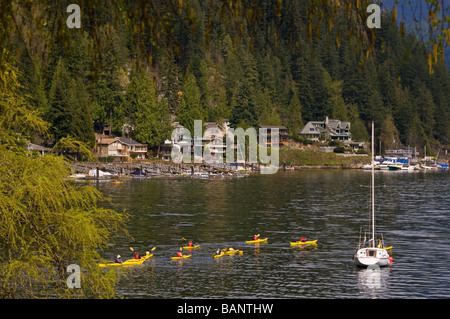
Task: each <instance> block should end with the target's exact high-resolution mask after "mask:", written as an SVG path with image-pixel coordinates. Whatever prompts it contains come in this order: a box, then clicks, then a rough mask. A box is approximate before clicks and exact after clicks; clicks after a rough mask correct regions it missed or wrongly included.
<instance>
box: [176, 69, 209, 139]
mask: <svg viewBox="0 0 450 319" xmlns="http://www.w3.org/2000/svg"><path fill="white" fill-rule="evenodd" d="M204 119H205V112H204V110H203V108H202V102H201V93H200V90H199V88H198V86H197V79H196V78H195V75H194V74H192V73H189V74H188V75H187V78H186V81H185V83H184V86H183V91H182V95H181V102H180V107H179V109H178V113H177V120H178V122H179V123H180V124H181V125H183V126H184V127H185V128H187V129H188V130H189V131H190V132H191V134H192V135H193V134H194V120H201V121H203V120H204Z"/></svg>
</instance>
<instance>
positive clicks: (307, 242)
mask: <svg viewBox="0 0 450 319" xmlns="http://www.w3.org/2000/svg"><path fill="white" fill-rule="evenodd" d="M299 245H317V239H316V240H309V241H294V242H292V241H291V246H299Z"/></svg>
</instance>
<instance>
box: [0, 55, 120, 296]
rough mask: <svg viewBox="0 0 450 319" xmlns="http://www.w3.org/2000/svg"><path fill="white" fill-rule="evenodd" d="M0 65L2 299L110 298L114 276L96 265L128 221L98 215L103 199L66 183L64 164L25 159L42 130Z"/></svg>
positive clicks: (11, 71)
mask: <svg viewBox="0 0 450 319" xmlns="http://www.w3.org/2000/svg"><path fill="white" fill-rule="evenodd" d="M0 62H1V63H2V68H3V69H4V70H6V73H5V74H4V75H5V76H4V77H3V90H1V91H0V124H1V125H0V158H1V163H2V165H0V190H1V192H0V298H39V297H41V298H42V297H51V298H67V297H76V298H81V297H85V298H86V297H98V298H108V297H114V296H116V293H115V284H116V281H117V279H118V277H116V274H115V273H114V272H103V271H101V269H100V268H99V267H98V265H97V263H98V260H99V259H100V254H99V252H100V251H101V249H103V248H105V247H106V245H107V244H108V243H110V242H111V237H112V236H113V235H117V234H118V233H119V231H121V230H124V227H123V226H124V223H125V222H126V220H127V218H128V216H127V214H124V213H117V212H116V211H114V210H111V209H104V208H100V207H99V203H100V202H103V201H105V198H104V197H103V196H102V195H101V193H100V192H99V191H97V190H96V189H95V188H94V187H91V186H87V187H78V186H76V185H74V184H72V183H70V182H68V181H67V180H66V179H67V176H68V175H69V174H70V166H69V165H68V163H67V162H66V161H65V160H64V158H63V157H60V156H54V155H45V156H39V157H35V156H33V155H32V154H27V153H25V151H24V148H23V144H24V139H25V138H26V137H27V136H29V135H30V134H31V133H34V132H38V133H40V134H45V133H46V132H47V128H48V126H47V124H46V123H45V122H44V121H43V120H42V119H41V118H40V117H39V115H40V114H39V113H38V112H37V111H35V110H33V109H32V107H31V106H30V105H29V104H28V103H27V102H26V101H25V99H24V98H23V97H21V96H20V95H19V94H18V89H19V84H18V82H17V78H18V76H17V70H16V69H15V68H14V67H12V66H11V65H10V64H9V63H8V62H6V61H0ZM65 140H66V141H68V142H70V143H63V142H64V141H65ZM60 142H61V143H60V147H62V144H64V145H67V144H70V145H73V144H76V145H77V146H82V144H81V143H78V142H77V143H76V142H75V141H74V140H73V139H70V138H66V139H61V140H60ZM71 148H72V147H71ZM81 150H84V151H87V152H88V151H89V150H88V149H87V147H84V149H80V151H81ZM74 263H75V264H77V265H79V266H80V268H81V282H82V285H81V288H77V289H74V290H71V289H68V288H67V285H66V279H67V277H68V274H67V272H66V269H67V266H69V265H70V264H74Z"/></svg>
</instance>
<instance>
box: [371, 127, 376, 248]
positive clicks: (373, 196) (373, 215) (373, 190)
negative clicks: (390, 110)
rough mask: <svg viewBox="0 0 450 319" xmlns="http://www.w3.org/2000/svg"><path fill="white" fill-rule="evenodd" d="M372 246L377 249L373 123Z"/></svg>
mask: <svg viewBox="0 0 450 319" xmlns="http://www.w3.org/2000/svg"><path fill="white" fill-rule="evenodd" d="M372 245H373V247H375V158H374V128H373V121H372Z"/></svg>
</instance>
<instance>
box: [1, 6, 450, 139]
mask: <svg viewBox="0 0 450 319" xmlns="http://www.w3.org/2000/svg"><path fill="white" fill-rule="evenodd" d="M8 3H9V5H6V4H5V5H3V6H2V9H3V11H2V14H3V15H1V16H0V24H1V25H8V22H12V25H13V26H14V27H13V28H4V30H8V32H6V33H5V34H2V36H1V37H0V40H1V41H2V42H1V43H4V44H5V45H6V44H7V46H8V50H11V52H13V53H14V54H16V55H17V56H18V57H19V58H20V64H19V68H20V69H21V71H22V76H21V78H20V79H19V81H20V83H21V84H22V86H23V88H22V89H21V91H20V92H21V95H22V96H24V97H25V99H26V100H27V101H28V102H29V103H30V104H31V105H33V106H34V107H36V109H39V110H40V111H41V112H44V113H45V114H46V119H47V120H48V121H49V122H50V123H51V124H52V127H51V133H53V135H54V137H56V140H57V139H59V138H61V137H64V136H67V135H68V134H70V135H71V136H74V137H75V138H77V139H78V140H80V141H82V142H84V143H86V144H88V145H89V146H91V147H92V146H93V144H94V143H93V142H94V141H93V132H92V128H91V127H92V125H91V124H92V121H94V123H95V125H96V130H97V131H98V132H101V130H102V127H103V125H105V124H112V127H113V133H114V134H116V135H119V136H120V135H123V134H125V135H126V134H128V133H127V132H126V131H125V130H124V124H125V123H126V124H130V123H134V124H137V122H136V121H138V122H139V119H142V123H141V124H142V125H146V127H145V128H142V130H141V129H138V131H139V130H141V131H146V132H149V131H152V130H153V131H154V132H153V133H151V135H152V136H153V137H154V136H162V135H164V134H162V133H161V130H160V129H159V128H158V126H159V123H157V122H155V121H153V120H154V119H155V118H159V116H160V115H157V116H156V117H155V116H153V113H154V112H157V114H162V113H164V114H167V113H169V116H171V118H172V119H173V118H174V117H175V116H177V117H178V120H179V121H180V122H182V123H183V124H185V125H186V126H187V127H188V128H191V126H192V125H193V120H194V119H197V120H206V121H218V122H221V121H223V120H224V119H226V118H228V119H230V120H231V121H232V124H233V125H235V126H237V125H243V126H246V127H248V126H255V127H257V126H260V125H269V124H273V125H274V124H282V125H285V126H287V127H288V129H289V132H290V134H296V133H297V132H298V131H299V130H300V129H301V127H302V126H303V124H305V123H306V122H307V121H310V120H323V119H324V118H325V117H326V116H328V117H329V118H336V119H340V120H344V121H345V120H347V121H350V122H351V130H352V134H353V137H354V139H359V140H366V139H367V138H368V132H367V127H368V126H369V123H371V121H375V127H376V132H375V133H376V134H375V135H376V139H377V140H380V138H381V133H382V132H381V126H382V123H383V122H384V121H385V120H386V118H387V116H388V115H389V114H390V115H391V116H392V123H391V124H392V125H393V126H394V127H395V128H396V129H397V131H398V135H399V143H402V144H409V143H421V144H419V145H416V146H417V147H422V146H423V145H424V144H425V143H431V144H432V145H435V146H436V147H439V146H443V145H448V144H449V143H450V133H449V132H450V124H449V123H450V120H449V117H450V102H449V101H450V96H449V93H448V92H450V76H449V72H448V69H447V67H446V66H445V64H443V63H442V62H440V58H441V57H442V42H443V41H444V39H450V37H445V35H448V34H447V31H448V30H446V29H442V28H441V29H439V28H438V26H442V25H445V23H444V24H442V23H443V22H444V21H445V19H442V20H439V21H437V20H436V18H437V17H439V16H441V12H440V10H441V9H440V7H439V2H438V1H437V2H436V1H431V0H428V1H427V2H426V4H427V10H428V11H429V13H430V15H429V21H427V23H428V24H430V27H432V28H431V29H432V32H433V33H431V35H433V36H435V37H434V38H433V37H431V38H430V39H429V43H425V44H424V43H423V42H421V41H420V40H421V39H418V38H417V36H416V34H414V33H407V32H405V29H404V27H403V26H402V25H401V24H400V26H399V25H398V23H397V22H396V14H395V12H384V13H383V14H382V21H383V27H382V28H381V29H377V30H370V29H368V28H367V27H366V25H365V19H366V17H367V12H365V10H364V8H365V7H366V6H367V5H368V4H369V3H370V1H357V2H356V5H355V2H354V1H353V0H345V1H341V2H338V1H334V2H330V1H327V0H319V1H315V0H306V1H301V2H298V1H277V0H270V1H260V0H255V1H253V0H252V1H244V2H242V1H231V0H227V1H218V0H212V1H206V2H205V1H169V2H166V1H163V0H156V1H152V2H148V3H147V2H142V1H137V2H133V1H125V2H121V1H119V2H117V3H116V5H115V6H112V7H110V6H109V5H107V4H106V3H103V2H101V3H96V4H93V3H90V2H83V26H84V24H86V28H81V29H80V30H75V29H71V30H70V32H69V30H68V29H67V28H66V27H65V24H64V22H65V21H63V20H64V19H62V18H64V15H61V13H60V11H61V12H62V11H63V9H64V8H63V7H64V5H63V4H60V3H58V5H56V6H52V5H48V2H47V1H46V0H37V1H33V2H30V3H28V2H27V3H21V2H19V1H12V2H11V3H10V2H8ZM13 4H14V5H13ZM13 8H14V10H13ZM32 17H33V18H32ZM444 17H445V14H444ZM61 19H62V20H61ZM48 21H52V23H50V22H48ZM40 22H42V23H40ZM418 23H420V22H418ZM435 32H437V33H435ZM437 34H439V35H440V36H439V37H438V36H437ZM433 39H434V40H433ZM6 40H8V41H6ZM47 43H50V44H49V45H47ZM439 43H440V44H439ZM428 44H429V46H427V45H428ZM0 55H1V56H5V53H4V52H2V53H1V54H0ZM5 57H6V56H5ZM135 65H139V68H140V69H142V70H145V72H147V73H148V74H151V75H152V80H153V82H154V84H155V95H156V97H157V100H158V105H159V106H158V107H160V108H164V110H162V109H158V110H157V111H156V110H155V109H152V110H150V109H145V110H144V109H140V110H139V111H138V110H137V109H136V108H130V105H129V103H130V101H131V100H132V99H136V96H131V97H130V96H128V95H129V94H130V92H131V91H132V90H131V89H130V88H129V86H130V85H131V81H132V79H133V77H134V74H135V72H134V71H133V70H132V67H131V66H135ZM0 74H2V73H0ZM0 80H1V79H0ZM0 82H1V81H0ZM133 85H135V84H134V83H133ZM180 93H182V95H181V96H180ZM140 94H141V93H140ZM142 94H145V93H142ZM152 94H153V93H152ZM136 112H138V113H136ZM143 112H151V113H152V114H150V115H145V116H144V114H143ZM163 117H166V115H164V116H163ZM147 120H148V121H147ZM144 123H146V124H144ZM142 125H141V127H143V126H142ZM150 126H156V128H155V129H153V128H150ZM135 133H136V136H135V137H136V139H142V141H141V142H144V140H147V141H150V142H149V143H150V144H154V143H157V142H158V141H159V138H156V139H155V138H153V137H151V138H150V137H149V136H141V135H140V134H139V133H137V131H136V132H135ZM137 136H140V137H139V138H138V137H137ZM383 138H385V135H384V137H383Z"/></svg>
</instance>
